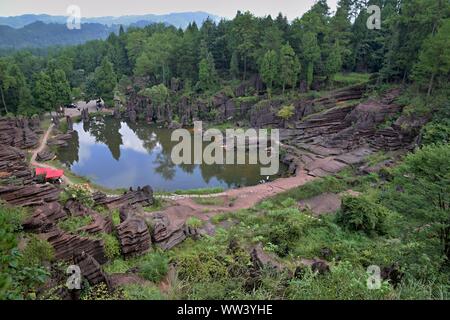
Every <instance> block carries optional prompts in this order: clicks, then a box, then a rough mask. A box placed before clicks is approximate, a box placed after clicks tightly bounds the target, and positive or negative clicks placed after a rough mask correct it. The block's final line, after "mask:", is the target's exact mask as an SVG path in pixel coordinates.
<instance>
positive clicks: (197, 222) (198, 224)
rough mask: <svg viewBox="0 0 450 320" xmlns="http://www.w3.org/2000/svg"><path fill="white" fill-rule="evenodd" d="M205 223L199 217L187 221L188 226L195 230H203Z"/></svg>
mask: <svg viewBox="0 0 450 320" xmlns="http://www.w3.org/2000/svg"><path fill="white" fill-rule="evenodd" d="M203 223H204V222H203V220H200V219H199V218H197V217H189V218H188V219H187V220H186V225H187V226H188V227H190V228H194V229H197V228H201V227H202V226H203Z"/></svg>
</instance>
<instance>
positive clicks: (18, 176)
mask: <svg viewBox="0 0 450 320" xmlns="http://www.w3.org/2000/svg"><path fill="white" fill-rule="evenodd" d="M33 179H34V175H33V172H32V171H31V170H30V169H29V167H28V164H27V163H26V158H25V153H24V152H23V151H21V150H19V149H17V148H14V147H11V146H7V145H3V144H0V181H5V182H10V183H11V184H12V183H17V184H29V183H31V182H32V181H33Z"/></svg>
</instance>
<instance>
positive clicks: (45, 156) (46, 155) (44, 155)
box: [36, 149, 55, 162]
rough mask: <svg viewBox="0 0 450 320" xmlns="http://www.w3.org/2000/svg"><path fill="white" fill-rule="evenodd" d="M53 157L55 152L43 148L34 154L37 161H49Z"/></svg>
mask: <svg viewBox="0 0 450 320" xmlns="http://www.w3.org/2000/svg"><path fill="white" fill-rule="evenodd" d="M54 157H55V154H54V153H53V152H51V151H50V150H48V149H44V150H42V151H41V152H38V153H37V155H36V160H37V161H39V162H44V161H49V160H52V159H53V158H54Z"/></svg>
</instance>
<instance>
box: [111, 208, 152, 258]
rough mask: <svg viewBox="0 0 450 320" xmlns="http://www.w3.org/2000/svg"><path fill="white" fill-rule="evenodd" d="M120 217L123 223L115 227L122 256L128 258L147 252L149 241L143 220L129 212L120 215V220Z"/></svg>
mask: <svg viewBox="0 0 450 320" xmlns="http://www.w3.org/2000/svg"><path fill="white" fill-rule="evenodd" d="M121 211H122V210H121ZM122 217H123V218H124V221H123V222H122V223H120V224H119V225H118V226H117V227H116V230H117V237H118V239H119V243H120V247H121V249H122V254H123V255H124V256H125V257H127V258H128V257H133V256H136V255H141V254H143V253H145V252H147V251H148V250H149V249H150V244H151V240H150V233H149V231H148V227H147V224H146V222H145V220H144V219H143V218H141V217H138V216H136V215H134V214H132V213H130V212H126V213H125V214H121V220H122Z"/></svg>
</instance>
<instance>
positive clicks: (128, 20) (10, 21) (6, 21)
mask: <svg viewBox="0 0 450 320" xmlns="http://www.w3.org/2000/svg"><path fill="white" fill-rule="evenodd" d="M208 17H209V18H210V19H212V20H215V21H218V20H219V19H220V18H219V17H218V16H216V15H213V14H210V13H207V12H202V11H198V12H177V13H169V14H161V15H158V14H145V15H132V16H120V17H112V16H106V17H94V18H81V23H100V24H104V25H107V26H111V25H114V24H122V25H124V26H128V25H130V24H133V23H136V22H139V21H149V22H153V23H159V22H162V23H167V24H171V25H173V26H175V27H177V28H186V27H187V25H188V24H189V23H190V22H193V21H195V23H197V24H201V23H202V22H203V21H205V20H206V19H207V18H208ZM36 21H42V22H44V23H63V24H65V23H66V22H67V16H51V15H48V14H24V15H21V16H13V17H0V25H5V26H10V27H12V28H22V27H24V26H26V25H28V24H30V23H33V22H36Z"/></svg>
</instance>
